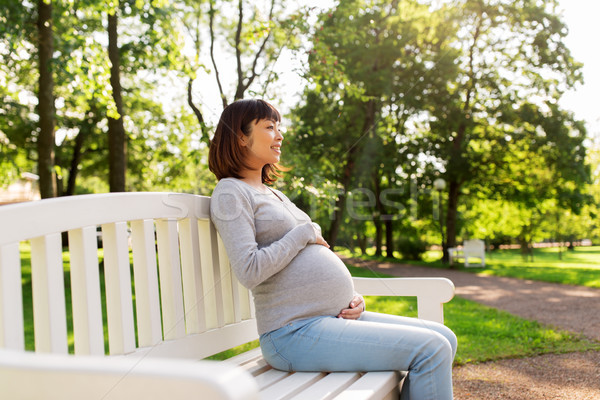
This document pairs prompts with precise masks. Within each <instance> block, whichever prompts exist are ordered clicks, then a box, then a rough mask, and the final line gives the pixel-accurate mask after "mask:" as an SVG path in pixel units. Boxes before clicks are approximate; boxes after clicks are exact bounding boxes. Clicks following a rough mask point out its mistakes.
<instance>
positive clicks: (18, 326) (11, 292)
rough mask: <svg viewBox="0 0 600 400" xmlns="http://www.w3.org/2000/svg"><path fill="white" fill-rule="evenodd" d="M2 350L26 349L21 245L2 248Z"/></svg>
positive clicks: (0, 248) (0, 306) (0, 258)
mask: <svg viewBox="0 0 600 400" xmlns="http://www.w3.org/2000/svg"><path fill="white" fill-rule="evenodd" d="M0 348H4V349H12V350H24V349H25V336H24V332H23V289H22V283H21V257H20V253H19V243H12V244H7V245H5V246H0Z"/></svg>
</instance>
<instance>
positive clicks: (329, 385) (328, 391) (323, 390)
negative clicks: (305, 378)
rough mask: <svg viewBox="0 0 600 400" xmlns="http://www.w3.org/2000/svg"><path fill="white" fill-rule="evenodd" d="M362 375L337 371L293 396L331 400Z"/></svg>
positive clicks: (314, 399)
mask: <svg viewBox="0 0 600 400" xmlns="http://www.w3.org/2000/svg"><path fill="white" fill-rule="evenodd" d="M360 377H361V373H359V372H336V373H333V374H328V375H327V376H326V377H324V378H323V379H321V380H319V381H318V382H316V383H315V384H314V385H312V386H310V387H309V388H307V389H306V390H303V391H302V392H300V393H298V394H297V395H296V396H294V397H293V399H294V400H330V399H333V398H334V397H335V396H337V395H338V394H340V393H341V392H342V391H344V390H345V389H346V388H348V387H349V386H350V385H352V384H353V383H354V382H356V381H357V380H358V379H359V378H360Z"/></svg>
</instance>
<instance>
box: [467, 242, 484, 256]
mask: <svg viewBox="0 0 600 400" xmlns="http://www.w3.org/2000/svg"><path fill="white" fill-rule="evenodd" d="M463 251H464V252H465V253H468V254H483V253H484V252H485V243H484V242H483V240H481V239H469V240H465V241H464V243H463Z"/></svg>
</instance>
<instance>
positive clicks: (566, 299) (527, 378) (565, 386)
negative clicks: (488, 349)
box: [345, 259, 600, 400]
mask: <svg viewBox="0 0 600 400" xmlns="http://www.w3.org/2000/svg"><path fill="white" fill-rule="evenodd" d="M345 261H346V262H348V263H349V264H351V265H356V266H362V267H365V268H369V269H371V270H373V271H377V272H380V273H384V274H388V275H392V276H400V277H415V276H441V277H446V278H448V279H450V280H452V282H454V285H455V286H456V294H457V295H458V296H460V297H463V298H465V299H469V300H473V301H476V302H478V303H481V304H485V305H488V306H490V307H495V308H498V309H501V310H505V311H508V312H510V313H511V314H514V315H518V316H520V317H522V318H526V319H531V320H537V321H539V322H541V323H544V324H547V325H554V326H557V327H559V328H562V329H565V330H568V331H571V332H576V333H581V334H583V335H585V336H587V337H589V338H591V339H595V340H598V341H600V289H591V288H586V287H580V286H569V285H560V284H553V283H545V282H537V281H529V280H521V279H514V278H502V277H494V276H485V275H479V274H472V273H468V272H462V271H455V270H446V269H435V268H427V267H418V266H411V265H403V264H389V263H377V262H374V261H363V260H359V259H351V260H350V259H345ZM454 390H455V393H454V394H455V399H456V400H471V399H472V400H476V399H480V400H492V399H493V400H538V399H540V400H541V399H544V400H550V399H552V400H600V352H598V351H590V352H585V353H570V354H548V355H543V356H538V357H531V358H523V359H512V360H501V361H497V362H490V363H482V364H473V365H466V366H463V367H456V368H455V369H454Z"/></svg>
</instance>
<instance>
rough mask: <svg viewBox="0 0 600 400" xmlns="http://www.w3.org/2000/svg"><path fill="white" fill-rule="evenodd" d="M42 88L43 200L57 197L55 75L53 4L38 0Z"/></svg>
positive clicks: (39, 147) (40, 149) (39, 145)
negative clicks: (53, 75)
mask: <svg viewBox="0 0 600 400" xmlns="http://www.w3.org/2000/svg"><path fill="white" fill-rule="evenodd" d="M37 27H38V36H39V38H38V56H39V73H40V76H39V89H38V90H39V91H38V113H39V117H40V122H39V123H40V125H39V127H40V132H39V136H38V141H37V151H38V174H39V177H40V181H39V185H40V195H41V197H42V198H43V199H45V198H49V197H56V173H55V171H54V146H55V139H54V135H55V133H54V127H55V120H54V112H55V109H54V93H53V91H54V78H53V77H52V53H53V52H54V46H53V35H52V4H47V3H46V2H44V0H38V21H37Z"/></svg>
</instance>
